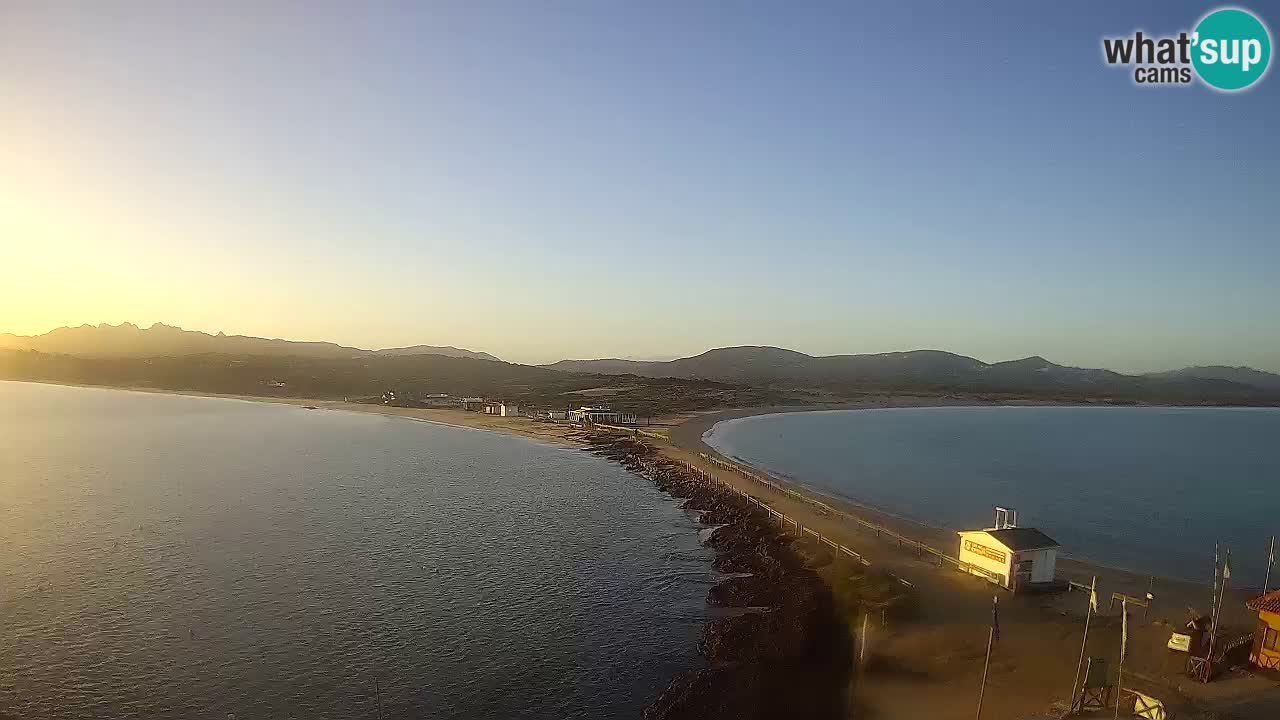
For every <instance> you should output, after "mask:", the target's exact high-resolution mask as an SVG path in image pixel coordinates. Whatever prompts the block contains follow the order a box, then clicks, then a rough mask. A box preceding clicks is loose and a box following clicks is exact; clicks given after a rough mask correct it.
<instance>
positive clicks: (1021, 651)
mask: <svg viewBox="0 0 1280 720" xmlns="http://www.w3.org/2000/svg"><path fill="white" fill-rule="evenodd" d="M13 382H30V381H13ZM33 384H54V383H33ZM77 387H88V388H95V389H102V390H126V391H134V392H147V393H158V394H169V395H180V396H188V397H210V398H222V399H233V400H240V401H247V402H266V403H274V404H285V405H294V406H306V405H312V406H314V407H316V408H318V409H332V410H339V411H352V412H364V413H367V414H378V415H385V416H390V417H404V418H406V419H411V420H417V421H423V422H431V423H439V424H445V425H453V426H459V427H464V428H470V429H481V430H488V431H490V432H502V433H506V434H510V435H517V436H522V437H525V438H530V439H533V440H536V441H540V442H545V443H549V444H554V445H558V446H561V447H569V448H578V449H585V450H588V451H590V450H591V449H592V446H593V445H594V444H596V443H598V440H596V441H593V440H592V439H591V438H589V437H588V433H587V432H584V431H583V430H582V429H579V428H576V427H574V426H570V425H567V424H559V423H551V422H538V421H534V420H532V419H529V418H501V417H495V416H490V415H483V414H480V413H475V412H465V411H462V410H446V409H427V408H423V409H417V408H396V407H389V406H384V405H370V404H363V403H349V402H343V401H337V400H318V399H305V398H280V397H269V396H244V395H224V394H215V393H197V392H181V391H178V392H175V391H167V390H158V389H155V388H114V387H106V386H99V385H83V386H77ZM940 400H941V399H939V398H920V397H915V396H904V397H901V398H895V397H881V398H877V399H875V400H873V401H861V402H852V403H839V404H828V405H819V406H815V405H808V406H768V407H757V408H740V409H730V410H720V411H714V412H704V413H698V414H692V415H686V416H683V417H672V418H668V419H667V421H668V422H666V423H664V424H666V425H667V426H668V429H669V432H670V438H669V440H670V442H656V443H647V444H648V445H649V446H650V447H652V449H653V451H654V453H655V457H657V458H662V459H665V460H666V461H672V462H675V463H678V464H681V465H685V466H689V467H692V468H693V469H695V470H700V471H702V472H704V473H708V474H710V475H713V476H714V477H715V479H716V480H717V481H718V482H719V483H722V484H724V485H726V486H728V488H729V489H730V490H735V491H737V492H739V493H742V492H747V493H749V494H751V495H752V496H754V497H757V498H759V499H760V500H762V501H765V502H767V503H768V504H769V505H770V506H771V508H776V509H777V510H778V511H779V512H782V513H785V514H786V515H787V516H788V517H790V518H795V519H797V520H798V521H799V522H800V523H802V524H803V525H804V526H805V528H806V529H812V530H814V531H816V532H820V533H822V534H823V535H825V536H827V537H831V538H835V539H837V540H838V541H840V542H842V543H845V544H847V545H848V546H849V547H851V548H854V549H855V550H856V551H857V552H858V553H860V554H861V555H862V556H863V557H865V558H867V559H868V560H869V561H870V562H871V563H872V565H873V566H874V570H875V571H876V572H878V573H885V574H889V575H891V576H892V577H894V578H897V579H900V580H906V581H907V583H906V584H908V585H909V586H910V587H912V589H913V594H914V595H915V596H916V597H918V598H921V599H922V600H927V602H925V601H921V602H920V603H919V605H920V607H919V609H918V611H917V616H916V617H912V618H911V619H909V620H907V621H905V622H904V623H902V624H901V625H899V624H897V622H896V621H895V622H894V623H892V624H889V625H884V626H883V627H882V628H881V629H875V630H874V632H872V634H871V635H870V636H869V640H868V642H869V644H870V647H871V650H870V651H869V653H868V657H869V658H871V659H872V660H871V662H872V665H871V667H870V669H869V670H868V671H867V675H866V678H865V679H866V680H867V681H869V682H859V683H856V685H857V687H856V688H854V687H852V686H851V687H850V690H851V692H852V691H854V690H856V692H855V693H854V694H856V698H854V699H853V700H851V702H854V703H855V705H865V706H866V707H868V708H874V713H875V715H876V717H878V718H883V719H884V720H894V719H896V718H902V719H903V720H907V719H908V718H911V719H914V718H917V717H926V716H929V717H935V718H952V717H954V718H957V720H958V719H960V718H967V717H971V703H972V696H973V692H974V688H975V687H976V682H977V677H976V675H975V671H974V660H975V658H976V660H977V666H978V667H980V666H981V648H982V647H983V645H984V644H985V641H986V635H987V627H988V625H989V622H990V618H991V597H992V594H993V592H997V593H1003V591H996V590H994V589H993V586H992V585H990V584H989V583H987V582H986V581H985V580H980V579H978V578H976V577H973V576H970V575H967V574H964V573H959V572H955V571H953V570H945V569H942V568H940V567H939V566H938V565H937V564H936V563H934V562H931V561H928V560H925V559H922V558H921V557H920V556H918V555H916V556H913V555H912V553H911V552H910V551H909V550H907V549H904V548H903V547H901V546H896V545H895V544H894V543H893V542H892V541H889V540H886V539H885V538H882V537H880V536H879V535H878V534H872V533H869V532H866V531H865V529H859V528H858V527H857V526H856V524H855V523H851V522H849V521H848V520H845V519H843V518H841V517H840V516H839V514H837V513H832V512H828V511H825V510H823V509H822V507H823V506H827V503H826V501H825V498H824V499H818V498H815V497H814V495H815V493H813V492H811V491H809V490H808V489H806V488H803V487H798V486H797V483H793V482H788V481H785V480H783V481H780V485H782V486H785V487H786V488H787V489H788V490H790V492H789V493H788V492H783V491H781V490H777V489H774V488H772V487H770V486H767V485H764V484H762V483H760V482H758V481H757V480H754V479H752V478H749V477H747V476H745V475H742V474H740V473H737V472H728V471H725V470H723V469H722V468H719V467H717V466H715V465H712V464H710V463H708V462H706V461H705V460H704V459H703V458H701V457H699V453H701V452H707V453H713V452H714V450H712V449H710V448H709V446H707V445H706V444H705V443H704V442H703V441H702V435H703V433H705V432H706V431H707V430H709V429H710V428H711V427H713V426H714V425H715V424H716V423H717V422H720V421H722V420H727V419H734V418H738V417H748V416H755V415H763V414H770V413H776V412H784V411H785V412H801V411H813V410H839V409H869V408H883V407H937V406H940V405H943V406H962V405H968V406H975V405H981V406H992V405H1002V404H1008V403H1000V402H985V403H981V402H975V400H974V399H972V398H963V399H961V398H952V399H950V400H942V401H941V402H940ZM895 401H896V402H898V403H900V404H891V403H895ZM1017 404H1023V403H1017ZM1032 404H1046V403H1032ZM1047 404H1055V405H1061V403H1047ZM601 430H603V429H601ZM615 432H616V431H615ZM713 457H714V455H713ZM612 459H613V460H614V461H617V462H620V463H621V464H623V465H624V467H625V466H626V463H625V462H623V461H622V460H621V459H620V458H612ZM743 465H746V464H745V463H743ZM628 469H632V468H628ZM633 471H634V470H633ZM638 474H640V475H642V476H643V477H646V478H647V479H650V480H653V479H654V478H653V477H652V475H651V474H647V473H638ZM850 505H852V504H850ZM837 507H838V510H839V512H840V513H849V514H851V515H854V516H866V517H868V518H870V519H872V520H873V521H875V522H878V523H883V524H884V525H885V526H886V527H891V528H893V529H894V531H895V532H899V533H901V534H902V535H904V536H906V537H909V538H917V539H920V541H921V542H926V543H927V542H929V533H933V535H934V537H942V536H943V535H945V536H946V539H947V540H948V541H950V540H952V539H953V537H954V536H953V535H952V533H950V532H949V531H946V532H943V533H940V532H939V531H938V530H936V529H932V530H931V529H929V528H927V527H926V526H922V525H920V524H918V523H913V522H911V521H908V520H904V519H901V518H896V517H890V516H885V515H882V514H880V515H878V514H877V513H875V511H874V509H873V508H864V507H858V506H856V505H853V506H852V507H846V504H845V503H839V504H838V505H837ZM708 517H711V516H708ZM899 528H901V529H899ZM714 534H715V533H714V532H713V533H712V535H714ZM775 534H777V533H776V532H775ZM780 535H781V537H782V538H785V537H786V533H781V534H780ZM935 547H942V548H948V549H949V545H947V544H939V545H935ZM1058 566H1059V574H1060V575H1061V576H1066V577H1070V579H1072V580H1078V581H1081V582H1085V583H1086V584H1087V583H1088V581H1089V577H1090V575H1091V574H1096V575H1097V576H1098V580H1099V600H1100V607H1099V613H1098V614H1097V615H1095V616H1094V624H1093V629H1092V630H1091V632H1090V634H1089V638H1088V646H1089V655H1090V656H1091V657H1105V658H1109V660H1110V661H1111V662H1112V663H1113V667H1114V662H1115V659H1116V655H1117V648H1118V646H1119V624H1120V623H1119V610H1118V608H1112V607H1108V603H1107V600H1108V598H1109V597H1110V593H1111V592H1116V591H1123V592H1125V593H1126V594H1129V595H1132V596H1135V597H1140V596H1142V595H1143V593H1145V591H1146V590H1147V589H1148V587H1149V586H1148V584H1147V583H1148V576H1146V575H1138V574H1135V573H1128V572H1124V571H1117V570H1114V569H1109V568H1103V567H1098V566H1093V565H1090V564H1088V563H1082V562H1078V561H1074V560H1069V559H1066V558H1062V559H1061V560H1060V561H1059V563H1058ZM718 585H719V584H717V587H718ZM730 587H732V586H730ZM1154 592H1155V595H1156V598H1157V600H1156V603H1155V606H1154V607H1153V609H1152V610H1151V611H1150V613H1149V614H1148V613H1142V612H1141V611H1140V610H1133V611H1131V613H1130V615H1131V618H1130V629H1129V631H1130V634H1131V637H1130V657H1129V659H1127V660H1126V665H1125V668H1126V675H1125V684H1126V686H1127V687H1133V688H1137V689H1141V690H1143V691H1144V692H1148V694H1153V695H1154V696H1157V697H1160V698H1161V699H1164V700H1165V701H1166V702H1173V704H1172V705H1171V709H1172V708H1174V707H1182V708H1188V707H1190V708H1193V709H1194V708H1199V707H1203V706H1204V705H1205V703H1208V704H1211V705H1215V706H1217V707H1229V706H1230V707H1234V706H1235V705H1238V704H1239V703H1241V702H1247V703H1250V704H1251V705H1252V704H1253V703H1256V702H1257V700H1258V698H1259V697H1262V698H1263V701H1264V702H1266V703H1268V704H1266V706H1265V708H1266V709H1265V710H1264V712H1263V714H1259V715H1252V714H1250V715H1241V716H1240V717H1259V718H1263V717H1274V715H1270V714H1267V713H1270V712H1273V711H1274V710H1277V709H1280V692H1274V691H1276V690H1277V688H1276V686H1275V684H1274V682H1267V681H1264V680H1263V679H1262V678H1260V677H1256V676H1254V677H1238V676H1234V675H1229V676H1226V677H1223V678H1220V679H1219V680H1218V681H1217V682H1215V683H1213V684H1211V685H1201V684H1199V683H1192V684H1188V683H1187V682H1186V678H1185V676H1183V675H1182V674H1181V661H1182V658H1183V657H1185V656H1180V657H1174V656H1175V655H1177V654H1175V653H1170V652H1169V651H1167V650H1165V649H1164V643H1165V641H1166V640H1167V639H1168V636H1169V632H1170V626H1180V625H1181V622H1182V620H1183V619H1184V613H1183V610H1184V608H1185V607H1187V606H1195V605H1199V606H1201V607H1203V606H1204V605H1205V604H1206V602H1205V601H1207V598H1208V595H1209V588H1208V583H1207V582H1206V583H1187V582H1181V581H1166V580H1161V581H1160V582H1159V583H1158V584H1157V586H1156V587H1155V590H1154ZM1084 595H1085V594H1084V593H1078V592H1069V593H1063V594H1060V595H1056V596H1049V595H1044V596H1021V595H1019V596H1010V595H1008V594H1007V593H1006V594H1003V595H1002V596H1001V597H1002V600H1001V602H1000V618H1001V627H1002V632H1004V633H1006V634H1007V636H1008V637H1007V640H1005V641H1004V642H1003V643H1002V648H1001V653H1002V658H1001V660H1000V662H999V663H997V664H993V666H992V678H991V682H992V684H993V686H995V687H999V688H1000V689H1001V692H1000V694H999V695H997V696H996V697H995V698H993V699H992V700H991V716H992V717H1005V716H1008V717H1014V716H1023V715H1027V714H1032V713H1037V712H1044V710H1045V708H1046V707H1047V706H1049V705H1050V704H1051V701H1059V700H1061V699H1062V698H1064V697H1065V695H1066V688H1067V686H1068V681H1069V680H1070V676H1071V670H1072V669H1073V668H1074V665H1075V662H1076V657H1077V655H1078V654H1079V653H1080V652H1081V640H1080V632H1079V627H1080V623H1081V621H1083V618H1084V614H1085V607H1086V604H1087V599H1086V598H1085V597H1084ZM1247 597H1248V595H1247V594H1246V593H1241V592H1240V591H1239V590H1236V589H1234V588H1233V591H1232V593H1231V594H1230V595H1229V598H1230V599H1229V601H1228V602H1227V603H1226V604H1225V605H1224V613H1225V614H1224V622H1225V623H1227V624H1228V626H1231V625H1232V624H1239V623H1242V622H1244V621H1248V622H1256V621H1255V620H1253V619H1252V618H1251V617H1250V616H1248V614H1247V613H1246V612H1245V610H1244V607H1243V602H1244V600H1245V599H1247ZM710 600H711V596H710V595H709V596H708V601H709V604H710ZM1237 601H1238V602H1237ZM714 622H715V620H714V618H712V619H709V620H708V622H707V624H706V625H705V626H704V633H705V632H707V628H710V627H712V624H713V623H714ZM882 623H883V620H882ZM748 640H749V639H748ZM744 642H747V645H749V644H750V643H749V641H744ZM747 645H743V646H740V648H739V649H740V650H741V648H742V647H746V646H747ZM700 650H701V647H700ZM704 657H706V655H705V653H704ZM877 666H879V667H880V668H881V669H879V670H877V669H876V668H877ZM884 668H888V670H885V669H884ZM697 672H698V671H697V670H696V669H695V670H690V671H686V672H684V673H680V674H678V675H677V676H676V678H675V679H674V680H673V682H672V688H675V687H676V683H677V681H680V680H681V678H684V679H685V681H686V683H685V685H683V687H685V688H686V689H687V690H688V691H689V692H691V693H696V692H703V691H706V690H707V686H706V685H705V684H698V683H697V682H693V683H692V684H689V683H690V682H691V681H696V680H697V679H698V677H699V676H698V675H697ZM753 677H754V678H755V679H757V680H758V679H759V676H753ZM672 688H668V691H670V690H671V689H672ZM1268 691H1272V692H1271V694H1270V695H1266V694H1265V693H1267V692H1268ZM665 694H666V693H665V692H664V695H665ZM1271 698H1274V700H1275V704H1269V703H1270V702H1271ZM669 699H670V698H669ZM655 702H657V701H655ZM1228 702H1229V703H1232V704H1231V705H1224V704H1223V703H1228Z"/></svg>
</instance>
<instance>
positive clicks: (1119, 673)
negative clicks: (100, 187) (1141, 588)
mask: <svg viewBox="0 0 1280 720" xmlns="http://www.w3.org/2000/svg"><path fill="white" fill-rule="evenodd" d="M1120 627H1121V630H1120V666H1119V667H1118V668H1117V669H1116V714H1115V717H1116V720H1119V718H1120V695H1121V692H1120V690H1121V689H1122V688H1123V687H1124V656H1125V655H1127V654H1129V653H1128V651H1129V647H1128V645H1129V601H1128V600H1121V601H1120Z"/></svg>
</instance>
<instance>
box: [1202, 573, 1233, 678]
mask: <svg viewBox="0 0 1280 720" xmlns="http://www.w3.org/2000/svg"><path fill="white" fill-rule="evenodd" d="M1230 579H1231V548H1227V557H1226V560H1225V562H1223V565H1222V591H1221V592H1219V593H1218V607H1216V608H1214V611H1213V631H1212V632H1211V633H1210V634H1209V654H1208V655H1205V658H1204V680H1203V682H1209V681H1210V680H1211V679H1213V646H1214V645H1215V644H1216V643H1217V641H1218V615H1219V614H1220V613H1221V612H1222V599H1223V598H1225V597H1226V596H1227V581H1228V580H1230Z"/></svg>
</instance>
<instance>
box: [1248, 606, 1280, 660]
mask: <svg viewBox="0 0 1280 720" xmlns="http://www.w3.org/2000/svg"><path fill="white" fill-rule="evenodd" d="M1245 607H1247V608H1249V609H1250V610H1252V611H1254V612H1256V613H1258V630H1257V632H1256V633H1255V634H1254V638H1253V647H1252V649H1251V650H1250V651H1249V661H1250V662H1252V663H1253V664H1254V665H1257V666H1258V667H1260V668H1264V669H1267V670H1280V590H1272V591H1271V592H1269V593H1267V594H1266V595H1259V596H1258V597H1256V598H1254V599H1252V600H1250V601H1249V602H1247V603H1245Z"/></svg>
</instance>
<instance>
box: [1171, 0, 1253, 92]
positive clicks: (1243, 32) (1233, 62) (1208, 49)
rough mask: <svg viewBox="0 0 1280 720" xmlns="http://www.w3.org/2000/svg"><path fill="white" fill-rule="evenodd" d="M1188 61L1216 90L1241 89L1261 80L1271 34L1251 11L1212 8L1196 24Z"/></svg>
mask: <svg viewBox="0 0 1280 720" xmlns="http://www.w3.org/2000/svg"><path fill="white" fill-rule="evenodd" d="M1191 42H1192V44H1193V46H1194V49H1193V50H1192V55H1191V63H1192V64H1193V65H1195V68H1196V74H1198V75H1199V76H1200V79H1201V80H1203V81H1205V82H1206V83H1208V84H1209V85H1211V86H1213V87H1215V88H1217V89H1219V90H1227V91H1232V90H1243V89H1245V88H1247V87H1249V86H1250V85H1252V84H1254V83H1256V82H1258V80H1261V79H1262V76H1263V74H1265V73H1266V72H1267V65H1268V64H1269V63H1270V62H1271V34H1270V33H1269V32H1267V26H1266V25H1263V24H1262V21H1261V20H1259V19H1258V18H1256V17H1254V15H1253V13H1251V12H1248V11H1247V10H1240V9H1237V8H1223V9H1221V10H1214V11H1213V12H1211V13H1209V14H1208V15H1205V16H1204V19H1203V20H1201V21H1200V24H1199V25H1196V29H1195V34H1194V35H1193V36H1192V41H1191Z"/></svg>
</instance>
